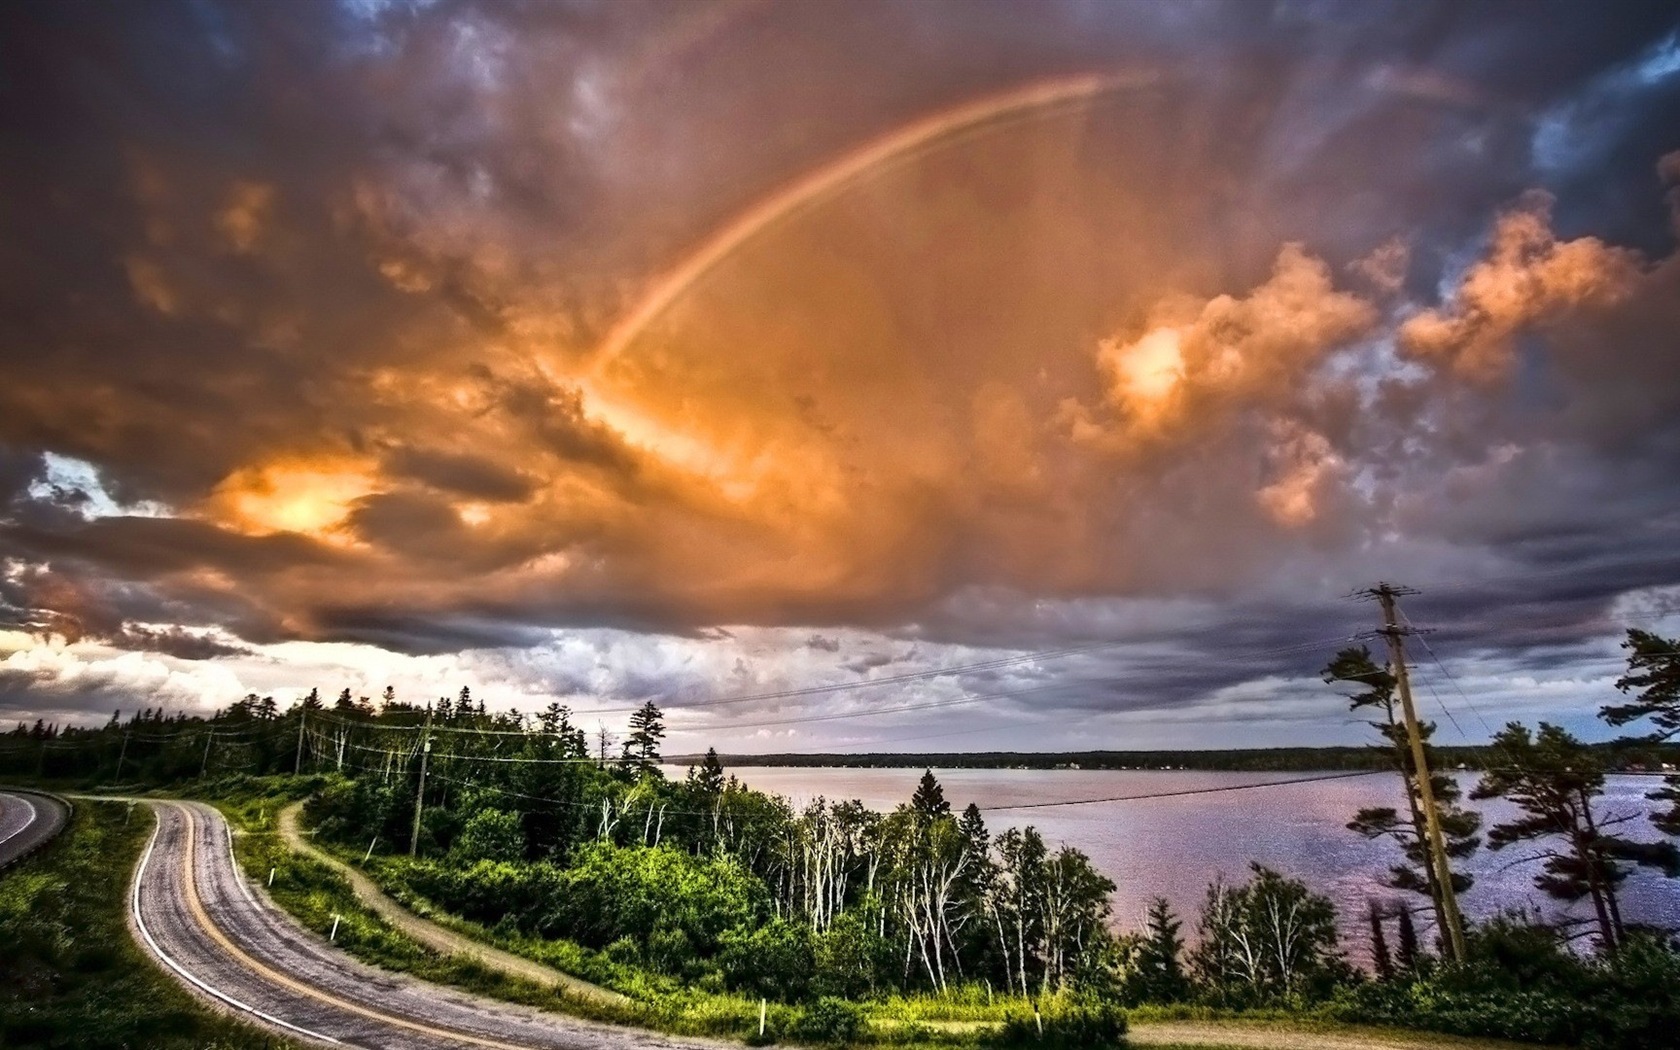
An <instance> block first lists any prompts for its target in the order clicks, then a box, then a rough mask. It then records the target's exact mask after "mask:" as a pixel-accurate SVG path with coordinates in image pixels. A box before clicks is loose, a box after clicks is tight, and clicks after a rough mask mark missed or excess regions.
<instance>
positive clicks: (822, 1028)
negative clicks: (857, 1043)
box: [792, 995, 863, 1044]
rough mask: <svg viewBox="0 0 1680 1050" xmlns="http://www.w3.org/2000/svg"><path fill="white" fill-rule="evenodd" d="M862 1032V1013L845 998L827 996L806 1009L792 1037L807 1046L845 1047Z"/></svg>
mask: <svg viewBox="0 0 1680 1050" xmlns="http://www.w3.org/2000/svg"><path fill="white" fill-rule="evenodd" d="M862 1030H863V1011H862V1010H860V1009H859V1008H858V1007H856V1006H854V1005H853V1004H851V1003H849V1002H847V1001H846V1000H844V999H840V998H836V997H835V996H832V995H825V996H823V997H822V998H821V999H818V1000H817V1001H816V1002H814V1003H811V1004H810V1005H809V1006H807V1007H805V1010H804V1012H802V1013H801V1014H800V1016H799V1020H798V1021H797V1022H796V1023H795V1024H794V1026H793V1033H792V1034H793V1036H794V1038H796V1039H799V1040H801V1041H803V1042H807V1043H835V1044H845V1043H850V1042H853V1041H854V1040H856V1039H857V1037H858V1034H859V1033H860V1032H861V1031H862Z"/></svg>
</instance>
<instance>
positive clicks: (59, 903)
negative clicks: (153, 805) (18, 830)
mask: <svg viewBox="0 0 1680 1050" xmlns="http://www.w3.org/2000/svg"><path fill="white" fill-rule="evenodd" d="M151 829H152V821H151V818H150V816H149V814H147V813H146V812H145V811H144V810H135V811H132V812H130V811H129V808H128V807H127V806H124V805H121V804H118V803H83V804H80V805H78V806H77V807H76V815H75V817H74V818H73V819H72V821H71V823H70V826H69V827H68V828H66V829H65V831H64V833H63V834H62V835H60V836H59V838H58V840H57V841H56V842H54V843H52V844H51V845H50V846H48V847H47V848H46V849H44V850H42V851H41V852H40V853H37V854H36V855H35V856H34V857H32V858H30V859H29V860H27V861H24V862H23V863H22V864H20V865H18V866H17V867H16V868H14V869H12V870H11V871H9V872H7V873H6V874H5V875H4V876H0V1046H5V1047H18V1048H24V1047H31V1048H42V1050H57V1048H61V1047H62V1048H71V1047H74V1048H78V1050H86V1048H105V1047H110V1048H119V1047H122V1048H127V1047H146V1048H148V1050H154V1048H155V1050H276V1048H282V1047H289V1046H291V1045H292V1044H289V1043H286V1042H285V1041H283V1040H278V1039H275V1038H274V1037H272V1036H269V1035H267V1034H265V1033H263V1032H261V1031H259V1030H257V1029H255V1028H253V1027H250V1026H248V1025H244V1024H241V1023H239V1022H237V1021H234V1020H232V1019H231V1018H228V1017H224V1016H223V1015H221V1014H219V1013H216V1012H214V1011H212V1010H211V1009H209V1008H207V1007H205V1006H203V1005H202V1004H200V1003H199V1001H198V1000H197V999H195V998H193V997H192V996H191V995H189V994H188V993H187V992H186V991H185V990H184V989H182V988H181V986H180V985H179V984H177V983H176V982H175V981H174V980H173V979H171V978H170V977H169V976H167V975H166V974H164V973H163V972H162V971H161V970H159V969H158V968H157V966H156V964H154V963H153V962H152V961H151V960H150V959H149V958H147V957H146V956H145V955H144V954H143V952H142V950H141V949H140V947H139V946H138V945H136V944H135V943H134V940H133V938H132V937H131V936H130V934H129V931H128V926H127V920H126V903H127V893H128V884H129V877H130V875H131V874H132V872H133V869H134V865H135V863H136V862H137V861H138V860H139V856H140V851H141V850H142V849H144V848H145V844H146V840H147V838H148V837H149V836H150V834H151Z"/></svg>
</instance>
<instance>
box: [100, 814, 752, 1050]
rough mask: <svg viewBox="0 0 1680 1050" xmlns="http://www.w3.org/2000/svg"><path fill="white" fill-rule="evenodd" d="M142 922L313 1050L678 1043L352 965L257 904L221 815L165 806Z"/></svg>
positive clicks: (193, 969)
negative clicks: (330, 1049) (316, 1048)
mask: <svg viewBox="0 0 1680 1050" xmlns="http://www.w3.org/2000/svg"><path fill="white" fill-rule="evenodd" d="M152 806H153V808H154V809H155V810H156V812H157V819H158V823H157V829H156V830H155V831H154V832H153V834H152V841H151V842H150V843H149V844H148V845H147V847H146V852H145V853H144V854H143V855H142V857H141V860H140V864H139V865H138V866H137V868H136V869H135V875H134V884H133V890H132V897H131V899H130V901H129V907H130V914H131V917H132V921H133V924H134V928H135V934H136V936H137V937H138V938H139V940H140V942H141V944H142V945H143V946H144V947H145V948H146V950H147V951H149V952H151V954H152V955H153V956H155V957H156V958H157V959H158V961H159V962H161V963H162V964H163V965H164V966H165V967H167V968H168V969H169V970H171V971H172V972H173V973H174V974H175V975H176V976H177V977H179V978H180V979H181V980H183V981H185V982H186V983H187V984H189V985H191V986H192V988H193V989H194V990H195V991H197V992H198V994H199V995H201V996H203V997H206V998H209V999H211V1000H213V1001H214V1002H215V1003H216V1004H217V1005H219V1006H220V1007H222V1008H223V1009H226V1010H229V1011H232V1012H235V1013H239V1014H243V1015H244V1016H245V1018H246V1019H247V1020H254V1021H256V1022H257V1023H259V1024H262V1025H265V1026H267V1027H268V1028H270V1029H271V1030H274V1031H275V1032H277V1033H278V1034H281V1035H285V1036H288V1037H290V1038H292V1039H301V1040H305V1041H309V1042H314V1043H319V1044H326V1045H341V1046H355V1047H363V1048H367V1050H373V1048H375V1047H379V1048H385V1047H412V1048H416V1050H458V1048H490V1050H538V1048H545V1050H546V1048H566V1050H573V1048H575V1050H583V1048H590V1050H662V1048H675V1047H684V1048H696V1047H707V1048H718V1047H724V1046H727V1045H732V1044H725V1043H721V1042H708V1041H705V1040H699V1039H676V1038H672V1037H668V1036H662V1035H659V1034H657V1033H652V1032H643V1031H638V1030H635V1029H629V1028H615V1027H612V1026H609V1025H603V1024H596V1023H594V1022H590V1021H583V1020H579V1019H576V1018H571V1017H565V1016H562V1015H559V1014H553V1013H544V1012H542V1011H539V1010H535V1009H531V1008H529V1007H522V1006H516V1005H513V1004H510V1003H504V1002H498V1001H495V1000H491V999H484V998H480V997H478V996H473V995H469V994H467V993H465V992H461V991H458V990H455V989H452V988H445V987H441V986H439V985H433V984H426V983H424V982H421V981H417V980H414V979H412V978H409V977H405V976H402V975H398V974H392V973H388V972H386V971H383V970H377V969H374V968H373V967H371V966H366V965H364V964H362V963H359V962H357V961H355V960H354V959H351V958H350V957H349V956H348V955H346V954H344V953H343V952H340V951H338V950H337V949H336V948H333V947H331V946H330V945H328V944H327V943H326V942H324V941H323V940H322V939H321V938H320V937H318V936H316V935H315V934H313V933H311V932H309V931H307V930H304V929H303V928H302V927H300V926H299V925H298V924H297V923H296V922H295V921H293V920H292V918H291V917H290V916H288V915H286V914H285V913H283V912H281V911H280V910H279V909H278V908H276V907H275V906H274V904H273V903H272V902H270V901H269V900H268V899H267V897H266V895H262V894H258V893H253V892H252V890H251V887H250V886H249V885H248V884H247V883H246V882H245V880H244V878H243V876H242V875H241V874H240V872H239V869H238V866H237V865H236V863H235V861H234V858H233V841H232V838H231V837H230V833H229V829H228V826H227V823H226V822H225V821H224V820H223V819H222V816H221V814H220V813H217V812H216V811H215V810H214V809H211V808H210V807H208V806H204V805H200V804H198V803H192V802H154V803H152Z"/></svg>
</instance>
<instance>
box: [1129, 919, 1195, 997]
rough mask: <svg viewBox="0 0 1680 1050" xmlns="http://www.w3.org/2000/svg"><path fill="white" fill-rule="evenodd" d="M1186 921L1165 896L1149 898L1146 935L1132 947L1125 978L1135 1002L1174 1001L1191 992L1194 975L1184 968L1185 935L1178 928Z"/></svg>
mask: <svg viewBox="0 0 1680 1050" xmlns="http://www.w3.org/2000/svg"><path fill="white" fill-rule="evenodd" d="M1183 925H1184V924H1183V923H1182V922H1180V921H1179V919H1178V917H1177V916H1175V915H1174V914H1173V912H1172V907H1171V905H1169V904H1168V903H1167V899H1166V898H1165V897H1156V898H1155V899H1154V900H1152V901H1150V902H1149V913H1148V916H1147V918H1146V920H1145V923H1144V933H1143V936H1142V937H1140V938H1138V939H1137V941H1136V943H1135V945H1134V946H1133V950H1132V957H1131V965H1130V967H1129V969H1128V973H1127V975H1126V981H1125V997H1126V1000H1127V1001H1128V1002H1134V1003H1174V1002H1178V1001H1180V1000H1182V999H1185V998H1188V997H1189V995H1190V979H1189V977H1187V976H1186V975H1185V972H1184V961H1183V953H1184V938H1182V937H1180V936H1179V933H1178V931H1179V930H1180V929H1181V928H1182V927H1183Z"/></svg>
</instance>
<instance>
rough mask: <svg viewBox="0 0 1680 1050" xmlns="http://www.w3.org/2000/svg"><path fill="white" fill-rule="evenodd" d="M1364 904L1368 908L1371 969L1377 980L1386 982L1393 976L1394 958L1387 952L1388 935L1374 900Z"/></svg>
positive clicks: (1380, 911)
mask: <svg viewBox="0 0 1680 1050" xmlns="http://www.w3.org/2000/svg"><path fill="white" fill-rule="evenodd" d="M1366 904H1367V905H1368V907H1369V908H1370V921H1371V967H1372V969H1374V970H1376V973H1377V980H1379V981H1386V980H1388V979H1390V978H1391V977H1393V976H1394V956H1392V955H1390V954H1389V951H1388V933H1387V931H1385V930H1384V929H1383V913H1382V909H1381V908H1379V907H1378V906H1377V902H1376V901H1375V900H1374V899H1373V900H1370V901H1367V902H1366Z"/></svg>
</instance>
